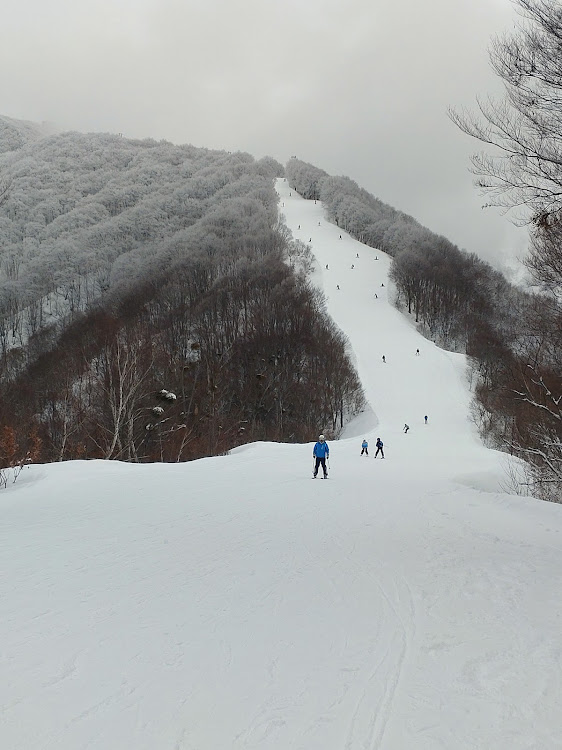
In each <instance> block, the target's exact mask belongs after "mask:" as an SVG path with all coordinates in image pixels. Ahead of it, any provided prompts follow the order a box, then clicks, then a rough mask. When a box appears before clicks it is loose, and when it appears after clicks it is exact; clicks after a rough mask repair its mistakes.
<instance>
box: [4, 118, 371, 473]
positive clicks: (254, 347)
mask: <svg viewBox="0 0 562 750" xmlns="http://www.w3.org/2000/svg"><path fill="white" fill-rule="evenodd" d="M4 125H5V127H4V128H3V130H2V131H1V132H2V133H4V135H6V134H7V136H6V141H7V143H8V146H11V147H10V148H7V147H5V148H4V149H0V152H1V151H3V152H4V153H2V155H1V156H0V184H1V186H2V188H1V199H0V203H1V205H0V358H1V365H2V367H1V378H0V388H1V393H0V396H1V402H0V403H1V407H0V409H1V413H0V419H1V424H2V430H3V436H2V441H1V443H2V447H1V450H2V453H3V455H2V460H3V462H4V463H6V462H12V463H13V462H14V461H17V460H21V459H22V457H24V456H26V455H27V454H28V453H29V454H31V455H32V456H33V458H34V460H42V461H49V460H58V459H66V458H77V457H103V458H119V459H122V460H137V461H141V460H165V461H178V460H185V459H189V458H195V457H200V456H204V455H214V454H217V453H220V452H223V451H225V450H227V449H228V448H230V447H232V446H233V445H236V444H239V443H243V442H246V441H250V440H260V439H270V440H289V441H291V440H305V439H309V437H310V434H315V433H316V432H317V431H318V425H321V426H322V429H324V428H325V427H326V426H330V427H331V428H332V430H333V431H334V432H336V431H337V430H338V429H339V427H340V426H341V425H342V424H343V423H344V421H345V420H346V419H347V418H348V417H349V416H351V415H353V414H355V413H357V411H359V410H360V409H361V407H362V405H363V396H362V392H361V387H360V384H359V382H358V380H357V376H356V374H355V371H354V369H353V367H352V365H351V364H350V361H349V359H348V356H347V354H346V341H345V339H344V337H343V336H342V335H341V333H340V332H339V331H338V330H337V329H336V328H335V327H334V326H333V324H332V323H331V322H330V320H329V318H327V316H326V315H325V314H323V309H324V302H323V300H322V298H321V297H320V295H319V294H318V292H317V291H315V290H314V289H313V288H312V287H311V286H310V285H309V284H308V282H307V280H306V276H305V274H304V272H303V271H302V268H303V267H304V266H306V264H307V261H306V253H305V251H304V249H303V248H302V247H300V246H299V245H298V244H297V243H294V242H292V240H291V238H290V237H288V235H287V232H286V231H285V230H284V229H283V227H282V226H280V225H279V221H278V212H277V200H278V198H277V194H276V193H275V190H274V186H273V182H274V178H275V177H276V176H278V175H279V174H282V172H283V168H282V166H281V165H280V164H278V163H276V162H275V161H273V160H272V159H267V158H266V159H262V160H260V161H256V160H254V159H253V158H252V157H251V156H250V155H248V154H244V153H235V154H230V153H225V152H221V151H209V150H206V149H196V148H194V147H192V146H174V145H172V144H170V143H166V142H159V143H157V142H155V141H152V140H146V141H133V140H129V139H125V138H122V137H119V136H114V135H104V134H89V135H83V134H78V133H65V134H61V135H52V136H49V137H30V138H26V137H25V136H26V134H27V133H28V129H27V128H22V134H20V136H21V137H19V138H18V137H17V133H16V134H14V133H13V129H14V128H15V129H16V130H17V129H18V124H17V123H14V122H13V121H5V122H4ZM14 144H15V147H14ZM313 328H314V331H313ZM319 384H321V387H319Z"/></svg>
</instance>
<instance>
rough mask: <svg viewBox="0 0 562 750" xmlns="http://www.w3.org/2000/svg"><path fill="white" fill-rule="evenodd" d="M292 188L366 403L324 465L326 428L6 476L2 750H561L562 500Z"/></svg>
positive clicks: (374, 275)
mask: <svg viewBox="0 0 562 750" xmlns="http://www.w3.org/2000/svg"><path fill="white" fill-rule="evenodd" d="M278 191H279V193H280V195H281V202H282V206H281V211H282V212H283V213H284V214H285V216H286V219H287V223H288V225H289V226H290V227H291V228H292V229H293V232H294V235H295V236H296V237H298V238H299V239H302V240H303V241H304V242H308V241H309V239H311V240H312V242H311V245H312V249H313V252H314V254H315V256H316V258H317V269H316V271H315V274H314V278H315V279H316V280H317V282H318V283H319V284H320V285H321V286H322V287H323V288H324V289H325V291H326V294H327V298H328V308H329V311H330V313H331V314H332V315H333V317H334V319H335V320H336V322H337V323H338V324H339V325H340V326H341V328H342V329H343V330H344V331H345V332H346V333H347V335H348V337H349V340H350V343H351V346H352V348H353V351H354V355H355V360H356V365H357V368H358V371H359V374H360V376H361V380H362V382H363V384H364V387H365V391H366V394H367V397H368V400H369V402H370V406H371V410H370V411H367V412H366V413H365V414H364V415H362V417H360V418H358V419H357V420H355V422H354V423H353V424H352V425H350V426H349V427H348V429H347V430H346V433H345V437H344V438H343V439H341V440H338V441H335V442H332V443H331V456H330V464H331V471H330V479H329V480H328V481H323V480H316V481H311V480H310V469H311V463H312V458H311V454H312V441H314V440H315V439H316V438H317V435H311V443H310V444H308V445H280V444H271V443H270V444H265V443H261V444H255V445H251V446H246V447H244V448H240V449H237V450H235V451H233V452H232V454H231V455H229V456H227V457H221V458H213V459H204V460H201V461H196V462H193V463H190V464H182V465H177V464H175V465H151V466H146V465H142V466H133V465H127V464H119V463H114V462H111V463H106V462H102V461H90V462H71V463H66V464H56V465H49V466H33V467H31V468H29V469H28V470H26V471H25V472H24V473H23V474H22V475H21V476H20V477H19V479H18V481H17V483H16V484H15V485H12V486H9V487H8V489H7V490H3V491H1V492H0V535H1V538H0V615H1V616H0V675H1V680H0V748H2V750H4V748H5V749H6V750H82V749H84V750H85V749H86V748H88V750H129V749H132V748H134V750H227V749H230V748H233V749H234V750H236V749H237V748H240V749H242V748H260V750H261V749H263V750H465V749H466V750H469V749H470V750H555V749H557V748H562V712H561V711H560V703H561V701H562V684H561V675H562V601H561V596H560V594H561V592H562V580H561V571H562V533H561V532H562V507H561V506H559V505H552V504H548V503H543V502H539V501H537V500H534V499H532V498H521V497H516V496H511V495H509V494H507V493H506V491H505V487H506V484H505V482H506V475H505V473H504V461H505V457H504V456H502V455H500V454H498V453H495V452H493V451H489V450H486V449H485V448H483V447H482V446H481V445H480V443H479V440H478V437H477V435H476V434H475V430H474V427H473V425H472V424H471V422H470V421H469V418H468V408H469V393H468V387H467V384H466V381H465V361H464V358H463V357H462V356H460V355H453V354H450V353H447V352H444V351H441V350H440V349H438V348H437V347H435V346H434V345H433V344H432V343H431V342H428V341H426V340H425V339H423V338H421V337H420V336H419V335H418V334H417V333H416V331H415V329H414V327H413V326H412V324H411V323H410V322H409V321H408V320H407V319H406V318H405V317H404V316H403V315H401V314H400V313H398V312H397V311H396V310H395V309H394V308H393V307H392V305H391V304H390V303H389V302H388V300H387V297H386V291H387V289H388V282H387V274H388V269H389V265H390V261H389V259H388V258H387V257H386V256H385V255H384V254H383V253H380V252H379V253H377V252H376V251H374V250H372V249H370V248H367V247H365V246H363V245H361V244H359V243H358V242H355V241H354V240H352V239H351V238H349V237H348V236H347V235H346V234H345V233H343V232H340V230H339V229H338V228H337V227H335V226H333V225H330V224H329V223H328V222H327V221H326V220H325V217H324V215H323V211H322V207H321V205H320V204H319V203H317V204H315V203H314V201H304V200H302V199H301V198H299V197H298V196H296V194H295V193H294V192H292V193H291V191H290V190H289V188H288V185H287V183H286V182H284V181H282V180H281V181H279V182H278ZM283 204H284V205H283ZM299 225H300V227H301V229H300V230H299V229H298V226H299ZM340 234H341V235H342V239H340ZM357 254H358V255H359V257H357ZM377 257H378V260H376V258H377ZM326 264H327V265H328V269H326ZM352 265H353V266H354V268H351V266H352ZM338 284H339V286H340V289H339V291H338V290H337V285H338ZM383 284H384V286H382V285H383ZM375 294H377V296H378V297H377V298H375ZM418 348H419V350H420V354H419V356H417V355H416V349H418ZM383 354H384V356H385V358H386V363H383V362H382V355H383ZM425 415H427V416H428V424H427V425H426V424H425V423H424V417H425ZM405 422H407V423H408V424H409V425H410V430H409V432H408V433H407V434H404V432H403V426H404V423H405ZM325 430H326V427H325V426H324V425H318V432H321V431H325ZM379 435H380V437H382V439H383V441H384V442H385V455H386V458H385V460H380V459H377V460H376V461H375V460H374V459H373V451H374V441H375V439H376V437H377V436H379ZM364 437H366V438H367V439H368V440H369V443H370V449H369V450H370V456H369V458H365V457H361V456H360V455H359V454H360V444H361V440H362V438H364Z"/></svg>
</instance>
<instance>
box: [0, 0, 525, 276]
mask: <svg viewBox="0 0 562 750" xmlns="http://www.w3.org/2000/svg"><path fill="white" fill-rule="evenodd" d="M516 20H517V15H516V12H515V9H514V6H513V4H512V2H511V1H510V0H428V1H427V2H421V0H400V2H398V1H397V0H95V2H93V1H91V0H4V2H3V3H2V19H1V26H0V114H4V115H7V116H9V117H15V118H18V119H27V120H34V121H43V120H47V121H52V122H54V123H56V124H57V125H58V126H60V127H62V128H64V129H75V130H81V131H111V132H119V133H123V135H125V136H132V137H147V136H150V137H153V138H157V139H160V138H165V139H167V140H170V141H173V142H174V143H191V144H193V145H195V146H203V147H207V148H219V149H227V150H242V151H248V152H250V153H251V154H253V155H254V156H256V157H261V156H264V155H270V156H273V157H275V158H277V159H279V160H280V161H281V162H283V163H285V162H286V161H287V159H288V158H289V157H290V156H291V155H296V156H298V157H299V158H301V159H304V160H305V161H310V162H312V163H314V164H315V165H316V166H318V167H321V168H322V169H324V170H326V171H327V172H329V173H330V174H336V175H340V174H344V175H348V176H349V177H351V178H353V179H354V180H356V181H357V182H358V183H359V184H360V185H361V186H362V187H364V188H366V189H367V190H368V191H369V192H371V193H373V194H374V195H376V196H377V197H379V198H380V199H381V200H383V201H385V202H387V203H390V204H391V205H393V206H395V207H396V208H399V209H401V210H402V211H405V212H407V213H409V214H411V215H412V216H414V217H415V218H417V219H418V220H419V221H421V222H422V223H423V224H425V225H426V226H428V227H429V228H430V229H432V230H433V231H436V232H439V233H441V234H444V235H446V236H447V237H448V238H449V239H451V240H452V241H453V242H455V243H457V244H458V245H459V246H460V247H462V248H464V249H466V250H469V251H475V252H477V253H478V254H479V255H481V256H482V257H484V258H486V259H487V260H490V261H492V262H494V263H495V264H498V263H500V262H501V261H500V260H497V259H508V260H509V259H514V258H515V257H516V256H521V255H522V254H523V253H524V250H525V246H526V232H525V231H524V230H516V229H515V228H514V227H513V226H512V225H511V224H510V222H509V219H508V218H506V217H504V216H501V214H500V213H499V212H498V211H497V210H494V209H488V210H482V209H481V205H482V203H484V202H485V198H483V197H481V196H480V195H479V194H478V192H477V190H476V189H475V188H474V187H473V186H472V176H471V174H470V173H469V171H468V167H469V155H470V154H471V153H473V152H475V151H478V150H479V148H478V144H477V143H476V142H475V141H472V140H471V139H470V138H468V136H465V135H464V134H463V133H461V132H460V131H458V130H457V129H456V128H455V126H454V125H453V124H452V123H451V121H450V120H449V119H448V117H447V113H446V110H447V107H448V106H456V107H461V106H463V105H464V106H468V107H473V106H474V104H475V98H476V95H477V94H481V95H486V94H488V93H499V92H500V90H501V89H500V84H499V81H498V80H497V78H496V77H495V75H494V74H493V72H492V70H491V68H490V65H489V60H488V53H487V49H488V47H489V44H490V41H491V39H492V37H493V36H494V35H495V34H501V33H502V32H503V31H508V30H510V29H511V28H513V25H514V23H515V21H516Z"/></svg>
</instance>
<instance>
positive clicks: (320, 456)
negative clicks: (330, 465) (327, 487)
mask: <svg viewBox="0 0 562 750" xmlns="http://www.w3.org/2000/svg"><path fill="white" fill-rule="evenodd" d="M312 456H313V458H315V459H316V461H315V464H314V475H313V478H314V479H316V475H317V474H318V467H319V466H320V465H322V469H323V471H324V479H327V478H328V470H327V469H326V459H327V458H329V456H330V449H329V448H328V443H327V442H326V439H325V437H324V435H320V437H319V438H318V442H317V443H316V445H315V446H314V450H313V451H312Z"/></svg>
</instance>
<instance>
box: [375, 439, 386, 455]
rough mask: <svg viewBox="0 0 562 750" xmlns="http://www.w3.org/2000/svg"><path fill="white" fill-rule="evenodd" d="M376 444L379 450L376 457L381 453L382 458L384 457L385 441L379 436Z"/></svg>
mask: <svg viewBox="0 0 562 750" xmlns="http://www.w3.org/2000/svg"><path fill="white" fill-rule="evenodd" d="M376 446H377V452H376V453H375V458H376V457H377V456H378V455H379V453H380V454H381V458H384V451H383V446H384V443H383V441H382V440H381V439H380V438H377V442H376Z"/></svg>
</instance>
